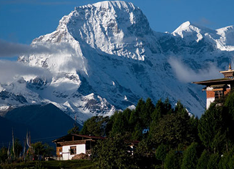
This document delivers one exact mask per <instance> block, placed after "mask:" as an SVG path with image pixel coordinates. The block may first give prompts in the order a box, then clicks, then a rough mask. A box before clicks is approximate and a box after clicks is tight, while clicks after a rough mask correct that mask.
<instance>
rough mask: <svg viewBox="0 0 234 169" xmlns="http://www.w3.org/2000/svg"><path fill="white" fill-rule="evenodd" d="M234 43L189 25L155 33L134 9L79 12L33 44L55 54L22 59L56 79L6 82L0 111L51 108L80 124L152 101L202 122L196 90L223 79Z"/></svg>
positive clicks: (105, 6)
mask: <svg viewBox="0 0 234 169" xmlns="http://www.w3.org/2000/svg"><path fill="white" fill-rule="evenodd" d="M233 39H234V29H233V26H228V27H225V28H220V29H217V30H212V29H209V28H205V27H202V26H199V25H196V24H193V23H191V22H189V21H187V22H185V23H183V24H182V25H180V26H179V27H178V28H177V29H176V30H175V31H174V32H172V33H168V32H167V33H161V32H156V31H154V30H152V29H151V27H150V24H149V22H148V20H147V18H146V16H145V15H144V14H143V12H142V11H141V10H140V8H139V7H136V6H135V5H134V4H133V3H130V2H124V1H103V2H98V3H95V4H89V5H85V6H80V7H75V9H74V10H73V11H72V12H71V13H70V14H68V15H67V16H64V17H63V18H62V19H61V20H60V21H59V25H58V27H57V29H56V30H55V31H54V32H52V33H49V34H46V35H42V36H40V37H38V38H36V39H34V40H33V41H32V43H31V46H32V47H33V46H34V47H36V46H46V47H48V48H50V47H51V48H53V49H54V50H55V51H54V52H53V53H45V54H36V53H35V54H29V55H22V56H19V58H18V62H19V63H23V64H25V65H27V66H29V67H36V68H41V69H45V70H46V71H48V72H50V76H48V75H45V74H44V73H42V74H41V75H40V76H25V75H22V76H18V77H15V80H14V81H13V82H11V83H3V82H1V85H0V110H1V109H4V110H5V108H6V107H19V106H22V105H31V104H46V103H52V104H54V105H56V106H57V107H58V108H60V109H61V110H63V111H65V112H66V113H67V114H68V115H70V116H71V117H72V118H73V119H76V120H77V121H78V122H79V123H80V124H82V123H83V122H84V121H85V120H86V119H87V118H89V117H92V116H96V115H112V114H113V113H114V112H115V111H116V110H123V109H125V108H127V107H130V108H132V107H134V105H136V104H137V102H138V100H139V99H140V98H143V99H146V98H148V97H149V98H151V99H152V101H153V102H154V103H156V102H157V100H159V99H162V100H164V99H166V98H168V99H169V100H170V101H171V104H172V105H175V104H176V102H177V101H178V100H179V101H181V102H182V104H183V105H184V106H185V107H186V108H187V109H188V111H189V112H190V113H192V114H194V115H196V116H198V117H200V116H201V115H202V113H203V112H204V111H205V93H204V92H202V87H201V86H197V85H195V84H192V83H191V82H192V81H197V80H205V79H206V78H209V77H212V78H215V77H219V76H220V75H219V73H218V71H219V70H222V69H225V68H227V66H228V64H229V63H230V62H231V61H232V58H233V54H234V40H233ZM56 45H57V48H54V46H56ZM59 45H60V46H63V47H59Z"/></svg>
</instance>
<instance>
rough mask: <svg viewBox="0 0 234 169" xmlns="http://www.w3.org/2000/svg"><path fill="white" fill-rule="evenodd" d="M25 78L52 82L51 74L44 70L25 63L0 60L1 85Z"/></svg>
mask: <svg viewBox="0 0 234 169" xmlns="http://www.w3.org/2000/svg"><path fill="white" fill-rule="evenodd" d="M23 76H38V77H41V78H46V79H47V80H50V79H51V77H52V75H51V73H50V72H49V71H48V70H46V69H43V68H39V67H31V66H28V65H26V64H23V63H19V62H13V61H6V60H4V61H3V60H2V61H1V60H0V83H1V84H7V83H11V82H13V81H16V80H18V79H19V78H21V77H23Z"/></svg>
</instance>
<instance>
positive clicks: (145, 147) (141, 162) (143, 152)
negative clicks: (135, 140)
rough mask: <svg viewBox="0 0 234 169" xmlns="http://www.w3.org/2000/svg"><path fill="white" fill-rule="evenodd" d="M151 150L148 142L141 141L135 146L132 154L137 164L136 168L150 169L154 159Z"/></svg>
mask: <svg viewBox="0 0 234 169" xmlns="http://www.w3.org/2000/svg"><path fill="white" fill-rule="evenodd" d="M153 154H154V153H153V150H152V148H151V146H150V143H149V142H148V140H146V139H143V140H142V141H140V142H139V144H138V145H137V146H136V151H135V152H134V154H133V157H134V161H135V162H136V163H137V166H138V167H139V168H141V169H143V168H151V167H152V165H153V163H154V161H155V158H154V156H153Z"/></svg>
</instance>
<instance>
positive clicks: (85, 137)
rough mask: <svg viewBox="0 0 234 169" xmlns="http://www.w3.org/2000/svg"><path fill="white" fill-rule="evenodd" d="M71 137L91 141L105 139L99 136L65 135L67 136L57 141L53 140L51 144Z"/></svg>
mask: <svg viewBox="0 0 234 169" xmlns="http://www.w3.org/2000/svg"><path fill="white" fill-rule="evenodd" d="M71 136H76V137H80V138H83V139H93V140H103V139H105V137H101V136H89V135H81V134H67V135H65V136H63V137H60V138H58V139H55V140H53V141H52V142H54V143H55V142H60V141H62V140H64V139H66V138H69V137H71Z"/></svg>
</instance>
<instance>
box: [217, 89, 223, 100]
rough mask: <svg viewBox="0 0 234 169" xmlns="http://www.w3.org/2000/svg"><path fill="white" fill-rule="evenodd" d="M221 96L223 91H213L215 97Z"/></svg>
mask: <svg viewBox="0 0 234 169" xmlns="http://www.w3.org/2000/svg"><path fill="white" fill-rule="evenodd" d="M222 97H223V91H215V99H221V98H222Z"/></svg>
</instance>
